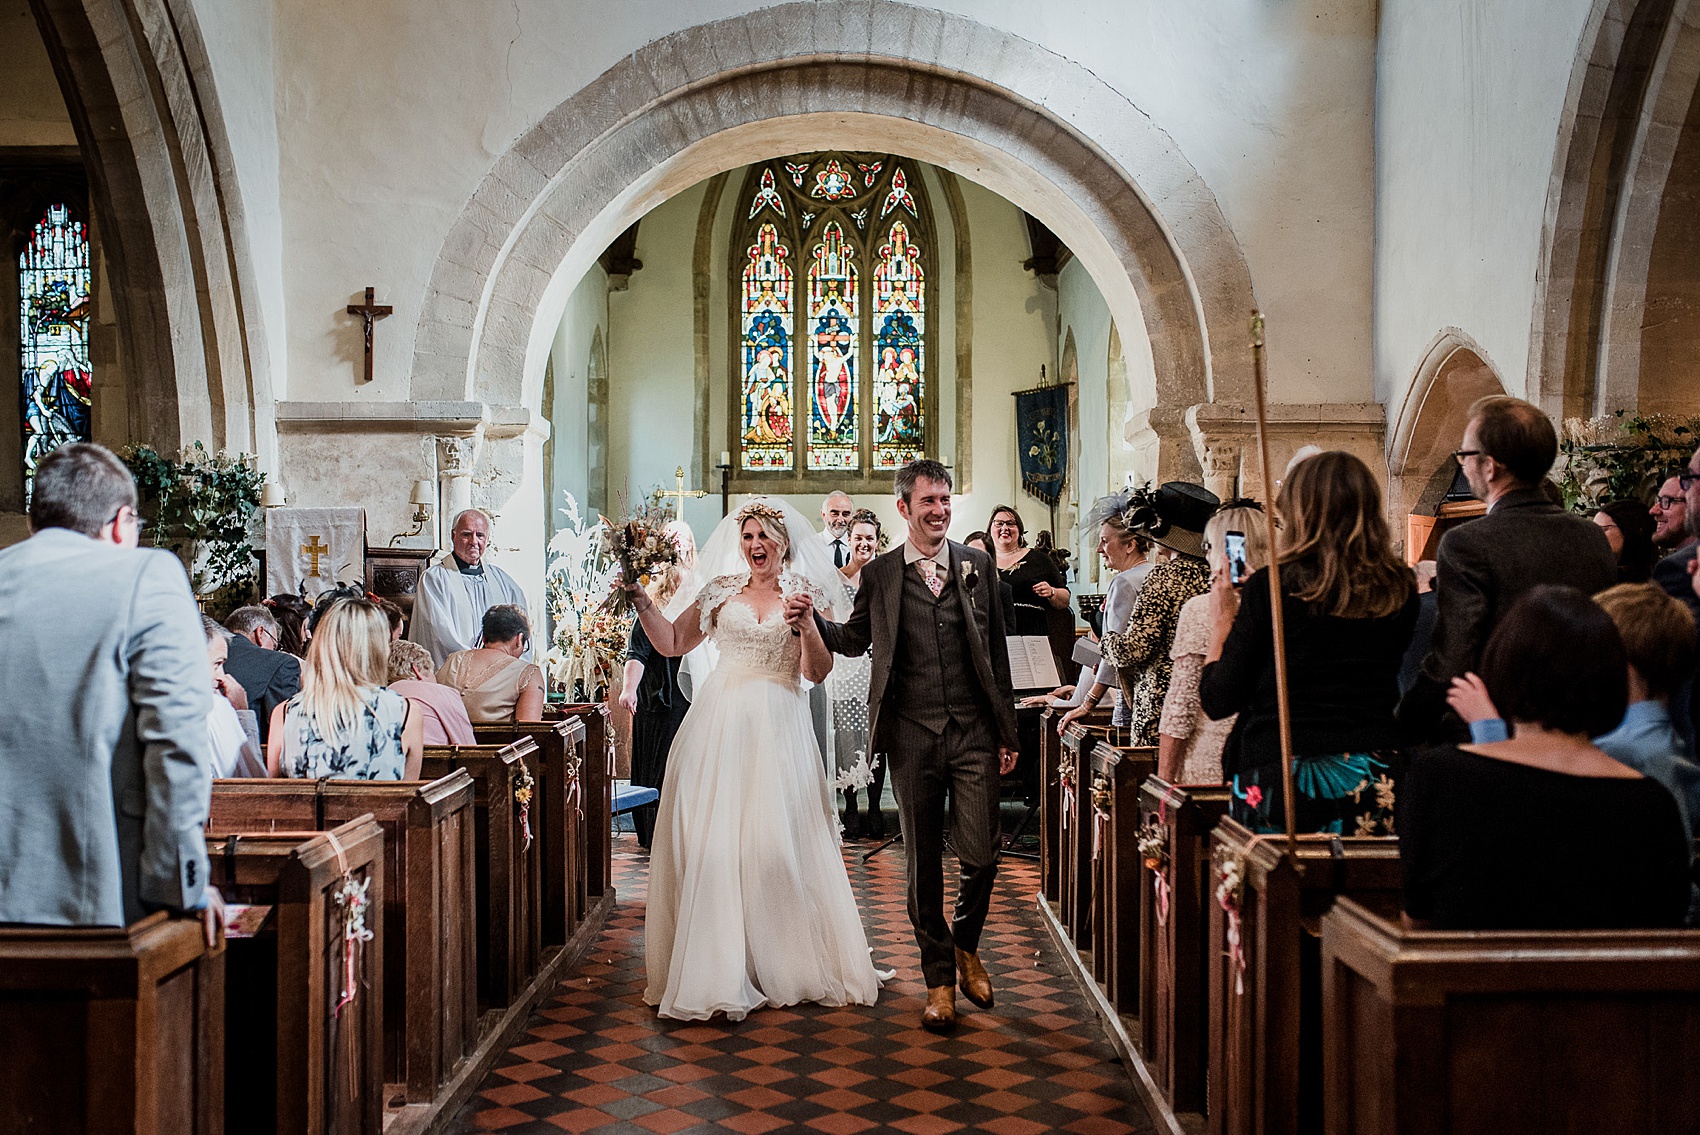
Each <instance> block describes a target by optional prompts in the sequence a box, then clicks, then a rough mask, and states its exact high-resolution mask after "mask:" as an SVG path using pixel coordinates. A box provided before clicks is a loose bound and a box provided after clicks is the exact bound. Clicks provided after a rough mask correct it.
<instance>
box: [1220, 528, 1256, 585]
mask: <svg viewBox="0 0 1700 1135" xmlns="http://www.w3.org/2000/svg"><path fill="white" fill-rule="evenodd" d="M1222 555H1223V556H1224V557H1226V558H1227V561H1228V582H1229V583H1231V584H1233V585H1234V586H1235V587H1238V586H1239V585H1240V584H1242V583H1244V582H1245V578H1246V576H1248V575H1250V574H1251V572H1250V571H1248V570H1246V562H1245V533H1244V532H1228V533H1224V534H1223V537H1222Z"/></svg>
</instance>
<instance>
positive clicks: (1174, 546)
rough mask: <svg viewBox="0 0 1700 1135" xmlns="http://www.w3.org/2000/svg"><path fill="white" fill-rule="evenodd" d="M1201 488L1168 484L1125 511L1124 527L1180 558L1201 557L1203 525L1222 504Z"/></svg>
mask: <svg viewBox="0 0 1700 1135" xmlns="http://www.w3.org/2000/svg"><path fill="white" fill-rule="evenodd" d="M1221 503H1222V502H1221V500H1219V499H1218V498H1217V496H1216V494H1215V493H1213V492H1211V491H1210V490H1209V489H1206V488H1205V487H1204V486H1203V485H1193V484H1189V483H1188V482H1186V481H1168V482H1165V483H1164V484H1162V485H1160V486H1158V488H1157V491H1156V492H1154V493H1153V492H1147V493H1144V494H1141V497H1140V499H1137V500H1136V501H1135V502H1134V503H1133V504H1131V505H1130V506H1129V508H1128V511H1127V514H1126V523H1127V526H1128V527H1129V528H1130V529H1132V530H1134V531H1136V532H1142V533H1144V534H1145V535H1147V536H1149V537H1150V538H1151V539H1152V540H1155V541H1156V542H1157V543H1159V544H1161V545H1163V547H1165V548H1169V549H1171V550H1173V551H1176V552H1179V553H1180V554H1181V555H1183V556H1192V557H1194V558H1196V559H1203V558H1204V525H1205V524H1206V523H1208V522H1209V520H1210V517H1211V516H1212V515H1213V514H1214V513H1215V511H1216V509H1217V506H1219V505H1220V504H1221Z"/></svg>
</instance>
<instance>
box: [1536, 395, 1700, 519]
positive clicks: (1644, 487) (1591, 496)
mask: <svg viewBox="0 0 1700 1135" xmlns="http://www.w3.org/2000/svg"><path fill="white" fill-rule="evenodd" d="M1697 439H1700V418H1672V417H1669V416H1667V415H1664V414H1637V413H1633V412H1627V411H1624V410H1619V411H1618V412H1617V413H1615V414H1602V415H1601V416H1599V417H1597V418H1589V419H1587V420H1586V421H1584V420H1583V419H1581V418H1570V419H1568V420H1566V421H1565V423H1564V431H1563V433H1562V435H1561V436H1560V438H1559V443H1558V450H1559V458H1560V461H1559V470H1558V487H1559V490H1560V491H1561V492H1562V493H1563V494H1564V505H1565V507H1566V508H1569V509H1572V510H1573V511H1576V512H1586V511H1588V510H1590V509H1594V508H1598V507H1600V506H1601V505H1604V504H1610V503H1611V502H1612V501H1618V500H1638V501H1640V502H1641V503H1643V504H1649V505H1650V504H1652V502H1653V497H1654V496H1655V495H1657V494H1658V491H1659V485H1660V484H1661V483H1662V482H1663V481H1664V479H1665V478H1666V477H1668V476H1670V475H1671V472H1672V471H1673V470H1677V469H1681V468H1683V467H1685V466H1686V465H1687V464H1688V459H1689V458H1690V457H1692V456H1693V455H1694V450H1695V446H1696V441H1697Z"/></svg>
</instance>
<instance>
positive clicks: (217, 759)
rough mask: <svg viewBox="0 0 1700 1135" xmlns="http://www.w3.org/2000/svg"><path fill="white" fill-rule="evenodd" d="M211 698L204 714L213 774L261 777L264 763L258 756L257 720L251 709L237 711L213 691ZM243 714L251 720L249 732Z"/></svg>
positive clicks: (217, 776) (221, 695) (264, 770)
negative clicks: (210, 706)
mask: <svg viewBox="0 0 1700 1135" xmlns="http://www.w3.org/2000/svg"><path fill="white" fill-rule="evenodd" d="M212 701H213V705H212V712H211V713H209V714H207V738H208V740H210V741H211V742H212V774H213V776H214V777H216V778H218V779H221V780H222V779H224V778H226V777H232V776H265V775H266V763H265V761H264V760H263V759H261V757H260V730H259V722H258V721H257V720H256V719H255V718H254V711H253V710H251V709H250V710H244V711H243V713H238V712H237V711H236V707H235V706H233V705H231V704H230V702H229V701H228V700H227V699H226V698H225V697H224V695H223V694H215V695H214V697H213V700H212ZM243 714H246V716H247V719H248V720H249V721H253V723H254V724H253V729H252V735H250V730H249V729H248V728H247V724H246V722H245V721H244V720H243Z"/></svg>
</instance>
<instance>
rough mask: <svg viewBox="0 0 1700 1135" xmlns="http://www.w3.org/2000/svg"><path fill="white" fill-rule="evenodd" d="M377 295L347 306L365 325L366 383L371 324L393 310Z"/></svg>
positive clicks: (373, 291) (368, 291)
mask: <svg viewBox="0 0 1700 1135" xmlns="http://www.w3.org/2000/svg"><path fill="white" fill-rule="evenodd" d="M377 294H378V289H376V288H367V289H366V302H365V303H351V304H349V305H348V314H350V315H358V316H359V317H360V319H361V322H362V323H363V324H364V325H365V335H366V379H365V381H367V382H371V381H372V324H373V323H375V322H376V321H378V320H380V319H382V318H383V317H384V316H386V315H389V314H390V313H391V312H393V311H394V310H395V308H393V307H391V306H390V305H389V304H380V303H376V302H374V301H375V297H376V296H377ZM314 574H315V575H317V574H318V573H317V572H314Z"/></svg>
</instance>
